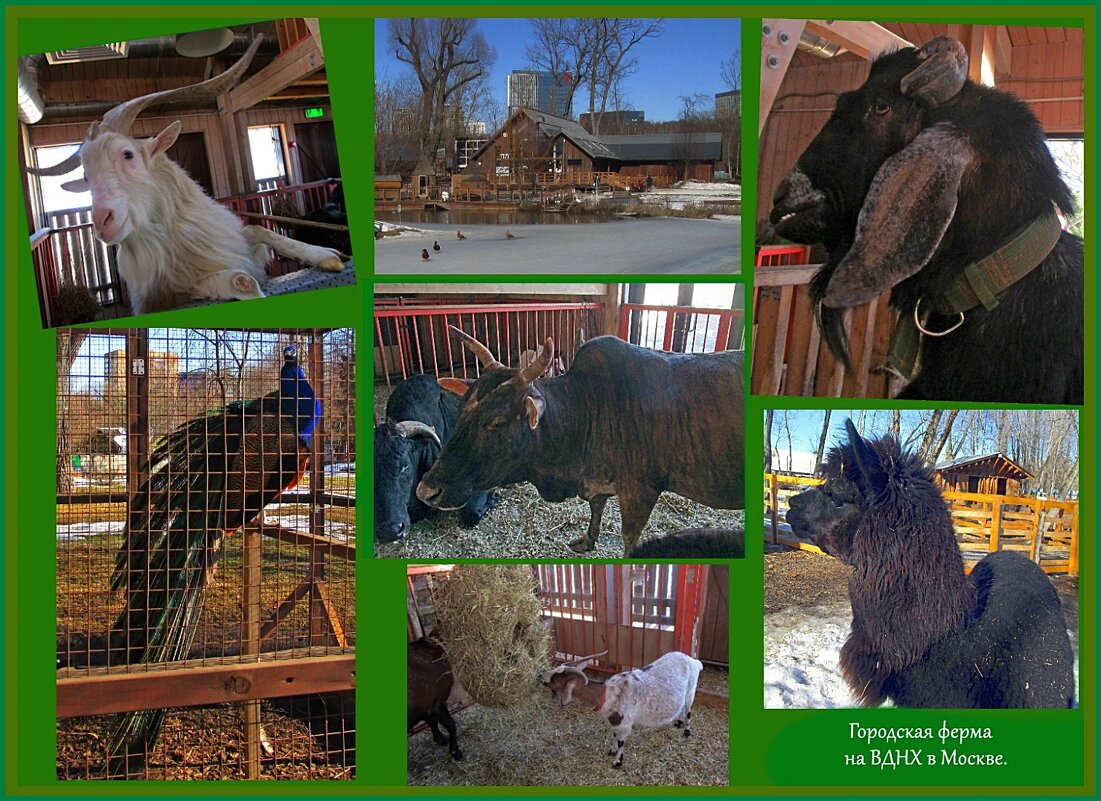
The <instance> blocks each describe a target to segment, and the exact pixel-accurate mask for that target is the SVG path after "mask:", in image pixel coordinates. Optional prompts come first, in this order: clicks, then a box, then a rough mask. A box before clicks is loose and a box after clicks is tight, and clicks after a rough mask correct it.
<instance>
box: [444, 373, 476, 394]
mask: <svg viewBox="0 0 1101 801" xmlns="http://www.w3.org/2000/svg"><path fill="white" fill-rule="evenodd" d="M437 383H438V384H439V385H440V386H441V387H443V388H444V389H446V390H447V391H448V392H453V393H455V394H456V395H458V396H459V397H460V398H461V397H462V396H463V395H465V394H466V391H467V390H468V389H470V386H471V384H473V383H474V382H473V381H470V380H464V379H462V378H450V377H446V376H445V377H444V378H439V379H437Z"/></svg>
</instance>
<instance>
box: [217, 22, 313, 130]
mask: <svg viewBox="0 0 1101 801" xmlns="http://www.w3.org/2000/svg"><path fill="white" fill-rule="evenodd" d="M324 66H325V59H324V57H322V55H321V48H320V46H319V45H318V40H317V39H315V38H314V37H312V36H311V37H309V38H306V39H303V40H302V41H301V42H299V43H298V44H296V45H295V46H294V47H292V48H291V49H290V50H287V51H286V52H284V53H280V54H279V56H278V57H277V58H276V59H275V60H274V61H273V62H271V63H270V64H268V65H267V66H266V67H264V68H263V69H262V70H260V71H259V72H258V73H256V74H255V75H253V76H252V77H251V78H249V79H248V80H247V81H244V82H243V83H242V84H241V85H240V86H238V87H236V88H235V89H233V90H232V91H230V93H229V98H230V107H231V108H232V110H233V111H244V110H245V109H249V108H252V107H253V106H255V105H256V104H257V103H262V102H263V101H265V100H267V99H268V98H269V97H271V96H272V95H275V94H277V93H278V92H281V91H283V90H284V89H286V88H287V87H288V86H290V85H291V84H293V83H296V82H297V81H300V80H302V79H303V78H306V77H308V76H310V75H312V74H314V73H315V72H317V71H318V70H320V69H321V68H323V67H324Z"/></svg>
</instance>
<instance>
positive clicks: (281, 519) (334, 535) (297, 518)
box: [264, 512, 356, 542]
mask: <svg viewBox="0 0 1101 801" xmlns="http://www.w3.org/2000/svg"><path fill="white" fill-rule="evenodd" d="M264 519H265V521H267V522H268V523H278V524H279V525H281V526H284V527H286V528H292V529H296V530H298V531H309V530H310V518H309V517H308V516H307V515H280V514H272V513H270V512H269V513H267V514H266V515H265V516H264ZM323 536H325V537H328V538H329V539H332V540H340V541H341V542H349V541H351V540H354V539H355V538H356V527H355V526H353V525H350V524H348V523H334V522H333V521H331V520H326V521H325V529H324V532H323Z"/></svg>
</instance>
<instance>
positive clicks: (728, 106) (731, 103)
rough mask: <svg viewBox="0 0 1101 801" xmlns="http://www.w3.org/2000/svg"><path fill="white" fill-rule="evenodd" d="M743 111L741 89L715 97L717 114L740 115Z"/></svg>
mask: <svg viewBox="0 0 1101 801" xmlns="http://www.w3.org/2000/svg"><path fill="white" fill-rule="evenodd" d="M741 110H742V92H741V90H740V89H731V90H730V91H728V92H718V93H716V95H715V114H716V115H718V116H720V117H721V116H723V115H725V114H734V115H738V114H740V112H741Z"/></svg>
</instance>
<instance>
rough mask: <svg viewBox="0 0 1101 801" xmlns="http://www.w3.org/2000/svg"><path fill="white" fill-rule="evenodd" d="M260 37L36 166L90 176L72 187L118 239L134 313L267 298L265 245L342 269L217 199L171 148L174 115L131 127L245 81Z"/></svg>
mask: <svg viewBox="0 0 1101 801" xmlns="http://www.w3.org/2000/svg"><path fill="white" fill-rule="evenodd" d="M260 41H261V37H257V38H256V39H255V40H254V41H253V43H252V44H251V45H250V47H249V49H248V50H247V51H246V52H245V54H244V55H243V56H242V57H241V58H240V59H239V60H238V61H237V63H236V64H234V65H233V66H232V67H230V68H229V69H228V70H226V71H225V72H223V73H222V74H220V75H216V76H215V77H213V78H210V79H208V80H206V81H204V82H202V83H199V84H194V85H192V86H185V87H180V88H177V89H166V90H164V91H161V92H154V93H153V94H149V95H143V96H142V97H138V98H134V99H133V100H129V101H127V102H125V103H122V104H120V105H118V106H115V107H114V108H113V109H111V110H110V111H108V112H107V113H106V114H105V115H104V117H103V120H102V121H101V122H93V123H92V124H91V126H89V128H88V133H87V135H86V136H85V138H84V141H83V142H82V143H81V145H80V148H79V149H78V150H77V152H76V153H74V154H73V155H72V156H70V157H69V158H68V159H66V160H65V161H63V162H62V163H60V164H58V165H56V166H54V167H48V168H43V169H30V170H29V172H31V173H32V174H35V175H64V174H66V173H67V172H70V171H71V170H73V169H74V168H75V167H76V166H77V163H78V162H79V163H80V164H81V165H83V167H84V176H85V177H84V178H83V179H80V180H76V181H69V182H67V183H65V184H63V188H65V189H67V190H69V191H71V192H83V191H91V193H92V222H93V224H94V225H95V230H96V234H97V236H99V238H100V239H102V240H103V241H104V242H106V243H107V244H109V245H117V246H118V268H119V275H120V276H121V277H122V279H123V280H124V281H125V282H126V286H127V289H128V290H129V292H130V299H131V305H132V307H133V311H134V313H135V314H143V313H145V312H153V311H162V310H165V309H174V308H177V307H179V306H181V305H183V304H185V303H188V302H190V301H194V300H204V299H211V300H245V299H248V298H260V297H263V296H264V292H263V290H262V289H261V282H263V281H264V280H265V279H266V274H265V269H264V268H265V265H266V264H267V261H268V248H269V247H270V248H272V249H273V250H275V252H276V253H278V254H279V255H281V256H286V257H288V258H290V259H294V260H296V261H299V262H302V263H304V264H307V265H310V266H312V267H317V268H318V269H321V270H326V271H334V272H335V271H339V270H342V269H344V263H343V261H342V260H341V254H340V253H339V252H337V251H335V250H332V249H330V248H324V247H318V246H316V245H307V244H304V243H302V242H296V241H295V240H293V239H289V238H287V237H285V236H281V235H279V234H277V233H275V232H274V231H269V230H268V229H266V228H263V227H261V226H254V225H250V226H245V225H243V224H242V223H241V221H240V219H239V218H238V217H237V216H236V215H235V214H234V213H233V212H232V211H230V210H229V209H228V208H226V207H225V206H223V205H221V204H220V203H217V202H215V201H214V200H212V199H211V198H210V197H209V196H208V195H207V194H206V193H205V192H204V191H203V190H202V188H201V187H200V186H199V185H198V184H197V183H195V181H194V180H192V179H191V178H190V177H189V176H188V174H187V173H186V172H185V171H184V170H183V169H182V168H181V167H180V166H179V165H178V164H176V163H175V162H173V161H172V160H171V159H169V158H168V156H166V155H165V151H166V150H168V149H169V148H170V147H172V145H173V144H174V143H175V141H176V139H177V137H178V136H179V134H180V129H181V127H182V126H181V123H180V122H179V121H176V122H173V123H172V124H171V125H169V126H168V127H167V128H165V129H164V130H163V131H161V132H160V133H159V134H157V135H156V136H155V137H153V138H152V139H134V138H132V137H131V136H130V135H129V134H130V128H131V126H132V125H133V123H134V120H136V119H137V116H138V114H140V113H141V112H142V111H143V110H144V109H145V108H147V107H148V106H150V105H152V104H154V103H158V104H159V103H171V102H181V101H184V100H190V99H195V98H197V97H208V96H217V95H218V94H220V93H222V92H225V91H227V90H228V89H230V88H231V87H232V86H233V85H235V84H236V83H237V81H239V80H240V78H241V75H243V74H244V71H245V69H246V68H247V67H248V64H249V63H250V62H251V61H252V57H253V55H255V53H256V50H257V48H258V47H259V46H260Z"/></svg>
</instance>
